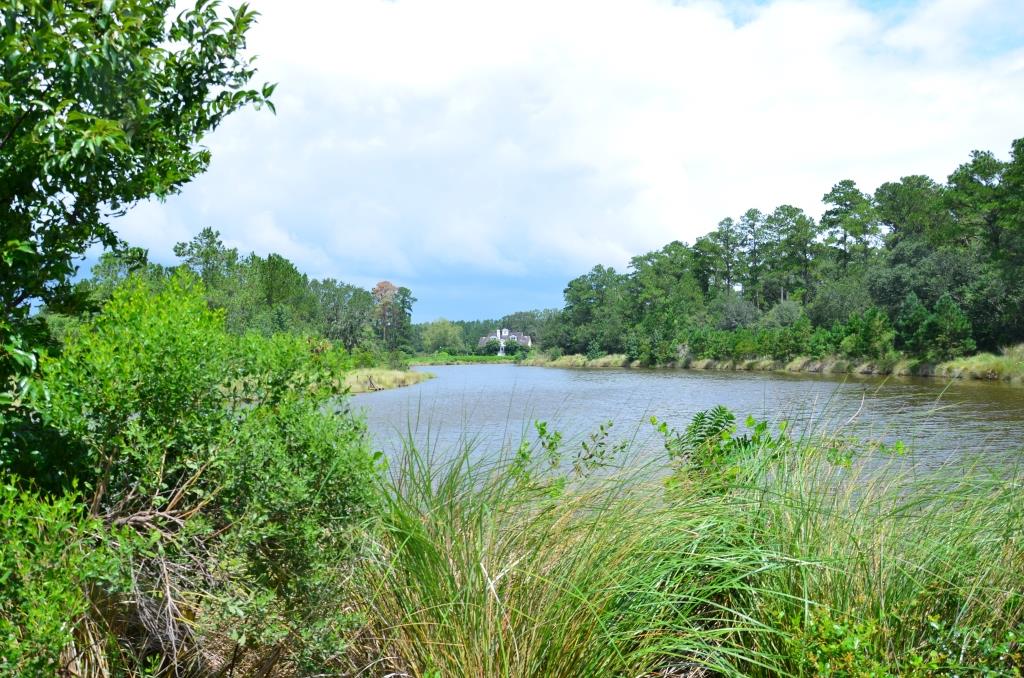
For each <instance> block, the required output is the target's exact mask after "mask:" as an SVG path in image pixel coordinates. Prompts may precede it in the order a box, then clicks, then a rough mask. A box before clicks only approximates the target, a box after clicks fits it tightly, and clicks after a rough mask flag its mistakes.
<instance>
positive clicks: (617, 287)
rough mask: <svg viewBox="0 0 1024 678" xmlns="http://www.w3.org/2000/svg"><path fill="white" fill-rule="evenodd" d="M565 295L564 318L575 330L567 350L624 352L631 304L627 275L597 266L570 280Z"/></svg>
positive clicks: (579, 351)
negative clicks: (623, 347)
mask: <svg viewBox="0 0 1024 678" xmlns="http://www.w3.org/2000/svg"><path fill="white" fill-rule="evenodd" d="M564 295H565V311H564V314H565V319H566V320H567V322H568V323H569V325H570V326H571V327H572V328H573V336H572V338H571V340H570V342H571V345H570V346H568V347H567V348H570V349H571V350H573V351H575V352H578V353H583V352H586V351H590V350H592V349H593V350H597V351H601V352H605V353H617V352H619V351H621V350H622V346H623V336H624V335H625V332H626V326H627V324H628V318H627V317H626V314H627V313H628V311H629V305H630V299H629V295H628V290H627V278H626V276H623V275H620V274H619V273H617V272H616V271H615V269H614V268H611V267H604V266H601V265H598V266H595V267H594V268H593V269H591V271H590V272H589V273H586V274H585V275H581V276H579V277H578V278H574V279H573V280H570V281H569V284H568V285H567V286H566V288H565V292H564ZM595 347H596V348H595Z"/></svg>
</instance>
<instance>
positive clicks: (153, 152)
mask: <svg viewBox="0 0 1024 678" xmlns="http://www.w3.org/2000/svg"><path fill="white" fill-rule="evenodd" d="M175 5H176V3H175V2H174V0H147V1H145V2H143V1H142V0H119V1H118V2H98V1H95V0H73V1H71V2H48V1H46V0H12V1H11V2H7V3H4V6H3V7H2V8H0V223H3V225H4V235H3V238H0V380H2V381H3V382H5V384H6V382H7V380H8V379H9V378H10V376H11V375H12V374H13V373H14V372H15V371H23V370H24V368H25V367H26V365H27V364H31V363H32V362H33V360H32V357H31V353H32V348H33V347H32V346H31V345H30V344H31V340H30V338H29V335H27V334H26V329H25V321H26V319H27V318H28V316H29V315H30V310H31V308H32V306H33V305H34V304H39V303H45V304H50V305H57V304H60V303H65V302H67V301H68V299H69V293H70V291H71V286H70V284H69V282H68V281H69V278H70V276H71V275H72V274H73V273H74V272H75V269H76V260H77V259H78V258H79V257H80V256H81V255H82V254H83V253H84V252H85V250H86V249H87V248H88V247H90V246H92V245H95V244H100V245H102V246H104V247H106V248H112V247H116V246H118V245H119V240H118V238H117V236H116V234H115V233H114V231H113V230H112V229H111V227H110V225H109V221H110V219H111V217H114V216H117V215H120V214H124V213H125V212H126V211H127V210H128V209H129V208H131V207H132V206H133V205H135V204H136V203H138V202H139V201H141V200H146V199H149V198H158V199H162V198H165V197H167V196H169V195H171V194H174V193H176V192H178V191H179V190H180V189H181V187H182V186H183V185H184V184H186V183H187V182H189V181H190V180H191V179H192V178H194V177H195V176H196V175H198V174H200V173H201V172H203V171H204V170H205V169H206V167H207V165H208V164H209V162H210V152H209V150H207V149H206V148H204V147H203V146H201V141H202V139H203V137H204V136H205V135H206V134H207V133H208V132H210V131H211V130H213V129H216V128H217V126H218V125H220V123H221V122H223V120H224V119H225V118H226V117H227V116H229V115H231V114H232V113H234V112H236V111H238V110H239V109H240V108H243V107H245V106H248V105H256V106H261V105H271V104H270V96H271V95H272V93H273V89H274V87H273V85H263V86H262V87H259V88H252V87H250V82H251V80H252V78H253V76H254V75H255V70H254V68H253V66H252V62H251V59H250V58H249V57H247V56H246V54H245V45H246V34H247V32H248V31H249V29H250V28H251V26H252V24H253V21H254V20H255V18H256V14H255V13H254V12H252V11H251V10H250V9H248V8H247V7H246V6H245V5H242V6H240V7H238V8H236V9H224V8H222V7H221V6H220V5H219V4H218V3H217V2H207V1H199V2H196V3H195V4H194V5H193V6H191V7H190V8H187V9H185V10H184V11H182V12H180V13H179V14H177V15H175V16H173V17H170V18H169V14H170V13H171V12H172V11H173V10H174V9H175Z"/></svg>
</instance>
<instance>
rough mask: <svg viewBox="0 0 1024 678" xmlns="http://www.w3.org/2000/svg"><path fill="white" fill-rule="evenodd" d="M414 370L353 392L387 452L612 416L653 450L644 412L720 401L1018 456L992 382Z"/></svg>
mask: <svg viewBox="0 0 1024 678" xmlns="http://www.w3.org/2000/svg"><path fill="white" fill-rule="evenodd" d="M417 369H423V370H425V371H428V372H432V373H434V374H435V375H436V378H435V379H431V380H429V381H426V382H424V383H422V384H420V385H417V386H413V387H409V388H402V389H396V390H391V391H378V392H376V393H366V394H361V395H357V396H354V397H353V406H354V407H355V409H357V410H361V411H363V412H364V413H365V416H366V419H367V423H368V426H369V428H370V431H371V434H372V435H373V437H374V441H375V445H376V446H377V447H378V448H379V449H382V450H383V451H384V452H385V453H386V454H393V453H395V451H396V450H398V449H400V448H401V444H402V440H403V438H404V437H407V436H409V435H410V434H411V437H412V439H413V440H415V441H416V442H417V444H418V445H420V446H421V447H426V446H429V447H430V448H432V449H434V450H437V451H440V452H441V453H445V451H450V450H453V449H456V448H457V447H458V446H460V445H462V444H465V443H467V442H469V443H470V444H472V445H473V447H474V450H475V452H474V454H476V455H492V454H497V453H498V451H499V450H501V449H502V448H505V449H508V448H510V447H511V448H514V447H516V446H517V445H518V444H519V441H521V440H522V439H523V437H524V436H530V437H533V436H534V434H533V422H534V421H535V420H543V421H546V422H548V425H549V428H550V429H554V430H559V431H561V432H563V434H564V435H565V437H566V439H567V440H568V441H570V443H572V441H579V440H582V439H584V437H585V436H587V435H588V434H590V433H592V432H593V431H595V430H597V428H598V427H599V426H600V425H601V424H603V423H605V422H607V421H612V422H614V427H613V428H612V435H611V436H610V438H611V439H615V440H621V439H626V438H628V439H630V440H631V441H632V448H633V449H634V450H640V451H644V452H650V453H651V454H657V453H660V451H661V449H662V447H661V441H660V438H659V437H658V436H657V434H656V432H655V431H654V429H653V427H652V426H651V424H650V423H649V420H650V417H651V416H652V415H653V416H656V417H658V418H659V419H663V420H665V421H667V422H668V423H669V424H670V425H672V426H674V427H676V428H680V429H681V428H682V427H684V426H685V425H686V423H687V421H689V419H690V418H691V417H692V416H693V414H694V413H695V412H698V411H700V410H704V409H707V408H710V407H713V406H715V405H719V404H721V405H725V406H727V407H729V408H731V409H732V410H733V411H734V412H736V414H737V417H738V420H739V421H741V422H742V421H743V420H744V419H745V418H746V416H747V415H753V416H755V417H758V418H763V419H768V420H770V421H772V422H777V421H779V420H781V419H785V420H787V421H789V422H790V423H791V425H792V426H793V429H792V430H794V431H796V432H797V434H798V435H799V434H801V433H806V432H808V431H812V430H816V431H828V432H834V431H837V430H840V429H842V430H844V431H847V432H849V433H851V434H854V435H857V436H859V437H862V438H865V439H881V440H885V441H887V442H889V443H891V442H894V441H896V440H900V441H902V442H903V443H904V444H905V445H906V446H907V447H908V448H909V450H910V455H911V456H912V457H913V458H914V459H915V460H917V461H919V462H924V463H925V464H927V465H933V464H940V463H944V462H947V461H950V460H957V461H967V462H970V461H972V460H978V461H983V462H984V461H996V460H999V459H1003V458H1006V457H1010V458H1013V459H1018V460H1019V459H1020V458H1021V457H1024V454H1022V451H1024V387H1021V386H1011V385H1007V384H1001V383H989V382H978V381H967V380H954V381H945V380H939V379H912V378H888V379H881V378H868V377H855V376H841V377H840V376H822V375H807V374H780V373H769V372H717V371H702V370H628V369H601V370H578V369H556V368H544V367H519V366H516V365H459V366H434V367H424V368H417ZM576 444H578V443H576Z"/></svg>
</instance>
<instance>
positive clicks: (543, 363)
mask: <svg viewBox="0 0 1024 678" xmlns="http://www.w3.org/2000/svg"><path fill="white" fill-rule="evenodd" d="M519 364H520V365H523V366H526V367H559V368H567V369H603V368H628V369H689V370H724V371H737V372H791V373H809V374H862V375H871V376H897V377H937V378H942V379H974V380H982V381H1004V382H1008V383H1012V384H1024V344H1021V345H1018V346H1014V347H1008V348H1006V349H1004V350H1003V351H1002V352H1001V354H1000V355H995V354H992V353H979V354H977V355H973V356H969V357H965V358H958V359H955V360H949V361H946V362H943V363H939V364H934V363H928V362H924V361H921V360H913V359H908V358H901V359H892V360H869V361H863V360H852V359H848V358H842V357H836V356H830V357H825V358H810V357H796V358H793V359H791V360H788V361H783V360H774V359H771V358H758V359H749V360H728V359H727V360H715V359H711V358H695V359H690V358H687V359H685V360H683V361H681V362H670V363H667V364H662V365H655V366H647V365H643V364H641V363H640V361H637V360H630V359H629V356H627V355H625V354H613V355H604V356H598V357H595V358H587V357H586V356H585V355H579V354H574V355H563V356H558V357H552V356H549V355H546V354H543V353H542V354H536V355H533V356H529V357H527V358H525V359H523V360H521V361H520V362H519Z"/></svg>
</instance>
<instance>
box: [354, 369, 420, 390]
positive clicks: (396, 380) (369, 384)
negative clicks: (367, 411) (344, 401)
mask: <svg viewBox="0 0 1024 678" xmlns="http://www.w3.org/2000/svg"><path fill="white" fill-rule="evenodd" d="M433 376H434V375H432V374H430V373H429V372H414V371H412V370H388V369H384V368H379V367H367V368H360V369H356V370H352V371H351V372H348V373H346V374H345V388H346V389H348V391H349V393H367V392H369V391H383V390H387V389H391V388H402V387H403V386H413V385H414V384H419V383H420V382H423V381H426V380H427V379H432V378H433Z"/></svg>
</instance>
